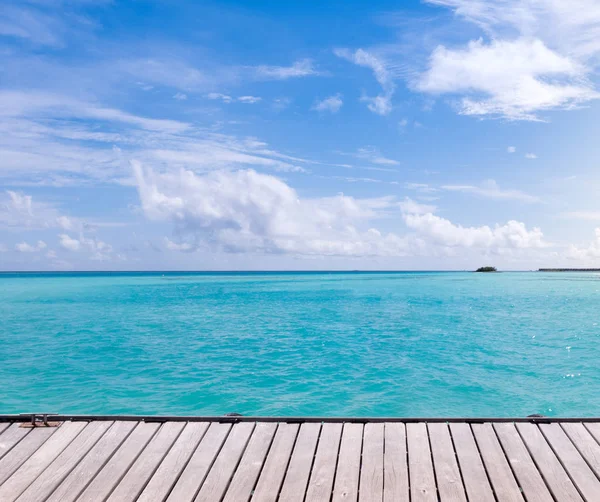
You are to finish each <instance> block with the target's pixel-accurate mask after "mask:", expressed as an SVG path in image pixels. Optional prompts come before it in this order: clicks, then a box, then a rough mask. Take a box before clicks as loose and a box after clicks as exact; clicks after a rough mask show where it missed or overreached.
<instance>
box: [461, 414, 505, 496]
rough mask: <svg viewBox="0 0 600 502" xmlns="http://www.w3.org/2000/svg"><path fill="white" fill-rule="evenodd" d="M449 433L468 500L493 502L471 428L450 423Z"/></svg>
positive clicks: (466, 425)
mask: <svg viewBox="0 0 600 502" xmlns="http://www.w3.org/2000/svg"><path fill="white" fill-rule="evenodd" d="M450 433H451V434H452V441H453V443H454V449H455V450H456V455H457V457H458V464H459V466H460V472H461V473H462V479H463V483H464V485H465V489H466V491H467V497H468V498H469V500H477V501H481V502H495V500H496V499H495V498H494V492H492V487H491V486H490V483H489V481H488V477H487V474H486V473H485V467H484V466H483V462H482V461H481V457H480V455H479V450H478V449H477V444H475V439H474V438H473V433H472V432H471V427H470V425H469V424H466V423H451V424H450Z"/></svg>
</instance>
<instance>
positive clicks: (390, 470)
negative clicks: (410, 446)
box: [383, 422, 410, 502]
mask: <svg viewBox="0 0 600 502" xmlns="http://www.w3.org/2000/svg"><path fill="white" fill-rule="evenodd" d="M384 432H385V443H384V444H385V452H384V455H383V479H384V482H383V500H384V502H408V501H409V500H410V499H409V490H408V464H407V457H408V451H407V449H406V426H405V425H404V424H403V423H401V422H387V423H386V424H385V431H384Z"/></svg>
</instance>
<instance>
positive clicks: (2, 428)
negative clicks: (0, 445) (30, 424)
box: [0, 422, 11, 441]
mask: <svg viewBox="0 0 600 502" xmlns="http://www.w3.org/2000/svg"><path fill="white" fill-rule="evenodd" d="M10 425H11V423H10V422H6V423H0V441H2V437H1V436H2V433H3V432H4V431H5V430H6V429H8V428H9V427H10Z"/></svg>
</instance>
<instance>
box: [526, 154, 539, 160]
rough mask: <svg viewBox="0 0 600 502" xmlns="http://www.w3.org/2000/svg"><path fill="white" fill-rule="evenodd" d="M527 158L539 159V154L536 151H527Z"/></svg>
mask: <svg viewBox="0 0 600 502" xmlns="http://www.w3.org/2000/svg"><path fill="white" fill-rule="evenodd" d="M525 158H526V159H537V155H536V154H535V153H526V154H525Z"/></svg>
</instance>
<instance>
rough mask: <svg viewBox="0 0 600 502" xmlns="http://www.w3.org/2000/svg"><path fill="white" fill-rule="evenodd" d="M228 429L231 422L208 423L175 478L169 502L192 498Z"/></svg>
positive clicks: (187, 500)
mask: <svg viewBox="0 0 600 502" xmlns="http://www.w3.org/2000/svg"><path fill="white" fill-rule="evenodd" d="M230 430H231V424H219V423H212V424H210V427H209V428H208V431H207V432H206V434H205V435H204V437H203V438H202V441H200V444H199V445H198V448H196V451H195V452H194V454H193V455H192V458H190V461H189V462H188V464H187V465H186V467H185V469H184V470H183V472H182V473H181V476H180V477H179V479H178V480H177V483H176V484H175V487H174V488H173V491H171V493H170V494H169V498H168V499H167V500H168V501H169V502H190V501H192V500H194V498H195V497H196V493H198V490H200V486H202V483H203V482H204V479H205V478H206V475H207V474H208V471H209V469H210V468H211V466H212V465H213V462H214V460H215V458H216V457H217V454H218V453H219V451H220V450H221V447H222V446H223V443H224V441H225V438H226V437H227V435H228V434H229V431H230Z"/></svg>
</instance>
